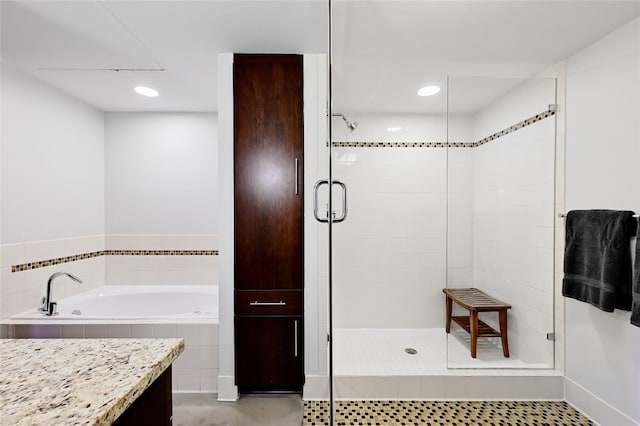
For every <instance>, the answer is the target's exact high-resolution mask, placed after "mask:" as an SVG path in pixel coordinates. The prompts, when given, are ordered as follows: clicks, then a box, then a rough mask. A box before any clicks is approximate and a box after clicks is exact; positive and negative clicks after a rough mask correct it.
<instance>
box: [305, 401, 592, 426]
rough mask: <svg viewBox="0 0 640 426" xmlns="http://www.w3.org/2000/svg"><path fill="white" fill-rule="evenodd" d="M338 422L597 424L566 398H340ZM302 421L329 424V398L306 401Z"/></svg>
mask: <svg viewBox="0 0 640 426" xmlns="http://www.w3.org/2000/svg"><path fill="white" fill-rule="evenodd" d="M335 404H336V413H335V419H334V420H335V424H336V425H340V426H341V425H391V424H392V425H433V426H435V425H438V426H440V425H442V426H462V425H465V426H466V425H469V426H476V425H478V426H480V425H487V426H488V425H493V426H498V425H505V426H507V425H521V426H528V425H531V426H537V425H540V426H542V425H545V426H556V425H575V426H594V423H593V422H592V421H591V420H589V419H588V418H586V417H585V416H584V415H583V414H581V413H580V412H579V411H578V410H576V409H575V408H573V407H572V406H571V405H569V404H568V403H566V402H564V401H411V400H405V401H336V402H335ZM302 424H303V425H305V426H311V425H314V426H318V425H329V402H328V401H304V414H303V420H302Z"/></svg>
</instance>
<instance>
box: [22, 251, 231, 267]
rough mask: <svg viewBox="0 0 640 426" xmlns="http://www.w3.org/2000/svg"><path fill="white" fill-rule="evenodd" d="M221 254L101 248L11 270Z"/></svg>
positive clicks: (23, 265)
mask: <svg viewBox="0 0 640 426" xmlns="http://www.w3.org/2000/svg"><path fill="white" fill-rule="evenodd" d="M219 254H220V252H219V251H218V250H100V251H93V252H89V253H82V254H75V255H72V256H64V257H57V258H54V259H45V260H38V261H34V262H29V263H21V264H19V265H12V266H11V272H22V271H29V270H32V269H38V268H45V267H47V266H53V265H60V264H62V263H69V262H75V261H78V260H84V259H91V258H93V257H100V256H218V255H219Z"/></svg>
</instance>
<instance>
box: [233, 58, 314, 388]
mask: <svg viewBox="0 0 640 426" xmlns="http://www.w3.org/2000/svg"><path fill="white" fill-rule="evenodd" d="M302 84H303V80H302V56H301V55H244V54H242V55H240V54H238V55H234V69H233V95H234V100H233V102H234V211H235V213H234V227H235V238H234V242H235V252H234V255H235V265H234V270H235V283H234V285H235V366H236V368H235V377H236V385H237V386H238V388H239V390H240V392H278V391H291V392H300V391H301V390H302V385H303V384H304V361H303V360H304V352H303V348H304V344H303V336H304V329H303V324H304V321H303V320H304V318H303V313H304V309H303V306H304V303H303V301H304V297H303V292H304V212H303V206H304V204H303V201H304V197H303V195H304V189H303V188H304V185H303V183H304V182H303V176H304V168H303V154H304V138H303V130H304V129H303V118H304V117H303V98H302V94H303V85H302Z"/></svg>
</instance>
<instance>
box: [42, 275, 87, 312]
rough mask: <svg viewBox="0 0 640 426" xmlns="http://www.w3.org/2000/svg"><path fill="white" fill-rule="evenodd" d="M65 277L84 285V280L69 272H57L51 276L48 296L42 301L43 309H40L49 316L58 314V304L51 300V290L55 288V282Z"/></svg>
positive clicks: (48, 282)
mask: <svg viewBox="0 0 640 426" xmlns="http://www.w3.org/2000/svg"><path fill="white" fill-rule="evenodd" d="M63 275H64V276H67V277H69V278H71V279H72V280H74V281H75V282H77V283H82V280H81V279H80V278H78V277H76V276H75V275H73V274H70V273H68V272H56V273H54V274H53V275H51V276H50V277H49V280H48V281H47V293H46V296H45V297H44V298H43V299H42V307H41V308H40V310H41V311H43V312H44V314H45V315H47V316H51V315H55V314H56V302H54V301H52V300H51V288H52V286H53V280H55V279H56V278H58V277H60V276H63Z"/></svg>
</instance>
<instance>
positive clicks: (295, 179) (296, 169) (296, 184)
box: [293, 157, 300, 195]
mask: <svg viewBox="0 0 640 426" xmlns="http://www.w3.org/2000/svg"><path fill="white" fill-rule="evenodd" d="M294 163H295V169H294V175H293V176H294V177H293V186H294V188H295V192H296V195H298V194H299V191H298V169H299V166H300V161H298V158H297V157H296V159H295V161H294Z"/></svg>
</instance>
